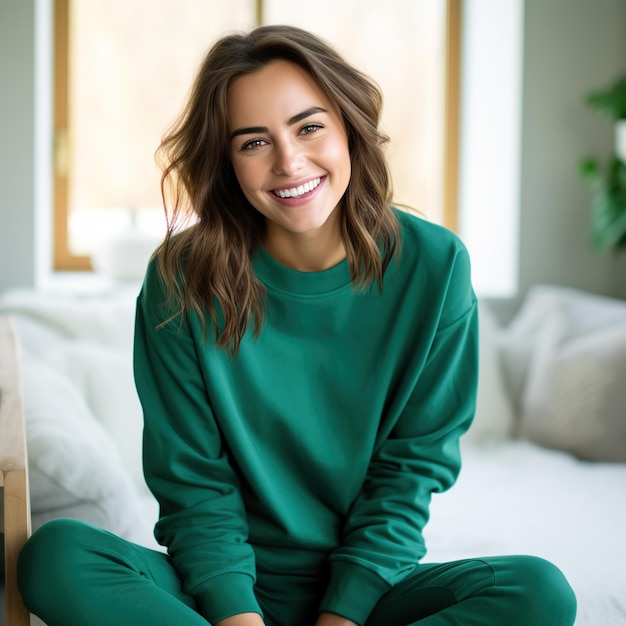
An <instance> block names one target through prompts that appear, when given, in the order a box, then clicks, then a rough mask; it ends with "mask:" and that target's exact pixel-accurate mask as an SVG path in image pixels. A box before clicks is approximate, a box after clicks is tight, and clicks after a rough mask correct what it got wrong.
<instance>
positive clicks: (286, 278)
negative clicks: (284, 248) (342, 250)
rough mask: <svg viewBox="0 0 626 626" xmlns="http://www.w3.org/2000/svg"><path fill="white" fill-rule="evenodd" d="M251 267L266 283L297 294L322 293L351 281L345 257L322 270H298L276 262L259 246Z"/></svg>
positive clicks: (268, 285)
mask: <svg viewBox="0 0 626 626" xmlns="http://www.w3.org/2000/svg"><path fill="white" fill-rule="evenodd" d="M254 271H255V273H256V275H257V276H258V277H259V279H260V280H261V281H262V282H263V283H264V284H265V285H266V286H267V287H271V288H274V289H278V290H280V291H284V292H287V293H292V294H296V295H305V296H307V295H318V294H324V293H329V292H332V291H336V290H337V289H341V288H342V287H345V286H347V285H350V284H351V278H350V266H349V265H348V260H347V259H344V260H343V261H340V262H339V263H337V265H333V267H330V268H328V269H326V270H322V271H321V272H301V271H299V270H294V269H292V268H291V267H287V266H286V265H283V264H282V263H279V262H278V261H277V260H276V259H274V257H272V256H271V255H270V254H269V253H268V252H267V250H265V248H263V247H262V246H261V247H260V248H259V249H258V251H257V253H256V255H255V257H254Z"/></svg>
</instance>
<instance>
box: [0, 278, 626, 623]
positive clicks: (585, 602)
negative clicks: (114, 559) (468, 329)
mask: <svg viewBox="0 0 626 626" xmlns="http://www.w3.org/2000/svg"><path fill="white" fill-rule="evenodd" d="M135 293H136V291H133V290H131V291H127V292H121V293H120V292H115V293H114V294H105V295H93V296H85V297H83V298H76V297H74V296H71V297H70V296H63V295H57V296H51V295H49V294H48V295H42V294H36V293H32V292H13V293H9V294H5V295H4V296H2V297H0V312H3V311H4V312H9V313H11V314H12V315H14V317H15V319H16V323H17V328H18V331H19V333H20V338H21V341H22V345H23V349H24V358H23V369H24V387H25V394H26V408H27V429H28V437H29V452H30V465H31V486H32V497H33V515H34V516H33V522H34V526H37V525H38V524H40V523H42V522H43V521H45V520H46V519H48V518H50V517H54V516H57V515H63V514H70V515H74V516H76V517H81V518H84V519H88V520H90V521H94V522H95V523H99V524H101V525H103V526H105V527H108V528H109V529H110V530H112V531H114V532H118V533H120V534H122V535H124V536H126V537H128V538H130V539H132V540H134V541H137V542H139V543H142V544H144V545H148V546H151V547H156V544H155V542H154V539H153V537H152V525H153V522H154V520H155V517H156V514H157V507H156V504H155V502H154V500H153V499H152V498H151V496H150V495H149V494H148V493H147V490H146V488H145V485H144V484H143V480H142V477H141V469H140V462H139V459H140V454H141V452H140V447H141V442H140V439H141V411H140V407H139V404H138V401H137V399H136V396H135V393H134V386H133V382H132V372H131V347H132V346H131V342H132V325H133V312H134V295H135ZM481 319H482V320H483V321H482V327H481V384H480V389H479V401H478V414H477V419H476V424H475V427H474V428H473V429H472V431H471V432H470V434H469V435H468V436H467V437H466V438H465V439H464V440H463V442H462V448H463V457H464V463H463V469H462V472H461V476H460V478H459V481H458V483H457V484H456V485H455V486H454V487H453V488H452V489H451V490H450V491H449V492H447V493H445V494H440V495H435V496H434V498H433V502H432V515H431V521H430V523H429V524H428V526H427V528H426V540H427V546H428V550H429V551H428V554H427V560H429V561H442V560H451V559H458V558H464V557H467V556H481V555H490V554H510V553H525V554H534V555H537V556H542V557H545V558H547V559H549V560H551V561H553V562H554V563H555V564H556V565H558V566H559V567H561V569H562V570H563V571H564V572H565V574H566V575H567V577H568V579H569V580H570V582H571V584H572V586H573V588H574V590H575V592H576V594H577V596H578V600H579V616H578V619H577V622H576V626H626V539H625V538H624V536H623V531H622V527H623V526H624V521H623V520H625V519H626V497H625V495H626V490H625V488H626V463H612V464H609V463H590V462H583V461H579V460H576V459H575V458H574V457H573V456H571V455H570V454H567V453H564V452H557V451H554V450H549V449H546V448H541V447H539V446H538V445H536V444H533V443H530V442H528V441H522V440H515V439H513V438H512V437H511V435H512V432H513V430H514V428H515V424H514V420H515V416H514V412H513V410H512V407H511V402H510V401H509V400H508V398H507V394H506V390H505V388H504V385H503V381H502V376H501V372H500V368H499V360H498V354H497V353H498V350H499V341H500V331H499V329H498V328H497V327H496V326H495V324H494V321H493V319H492V318H491V317H490V315H489V313H488V310H487V309H486V308H485V307H484V306H483V307H482V311H481ZM546 626H548V625H546Z"/></svg>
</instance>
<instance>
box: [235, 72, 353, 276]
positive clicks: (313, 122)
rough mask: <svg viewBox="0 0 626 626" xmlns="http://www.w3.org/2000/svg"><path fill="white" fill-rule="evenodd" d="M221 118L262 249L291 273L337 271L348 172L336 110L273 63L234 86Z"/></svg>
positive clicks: (298, 75)
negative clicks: (261, 221)
mask: <svg viewBox="0 0 626 626" xmlns="http://www.w3.org/2000/svg"><path fill="white" fill-rule="evenodd" d="M228 112H229V123H230V127H231V138H232V139H231V146H230V157H231V161H232V164H233V169H234V170H235V175H236V176H237V180H238V181H239V185H240V186H241V189H242V191H243V193H244V195H245V197H246V198H247V199H248V201H249V202H250V204H251V205H252V206H253V207H254V208H255V209H256V210H257V211H258V212H259V213H261V215H263V217H264V218H265V225H266V233H265V239H264V242H263V245H264V247H265V249H266V250H267V251H268V252H269V253H270V254H271V255H272V256H273V257H274V258H275V259H276V260H278V261H280V262H282V263H284V264H285V265H287V266H289V267H292V268H294V269H297V270H302V271H319V270H324V269H327V268H329V267H331V266H333V265H336V264H337V263H338V262H339V261H341V260H342V259H343V258H345V256H346V252H345V247H344V245H343V241H342V237H341V226H340V220H339V206H340V202H341V200H342V198H343V196H344V194H345V191H346V189H347V187H348V183H349V181H350V169H351V165H350V152H349V150H348V135H347V131H346V127H345V124H344V121H343V119H342V117H341V114H340V112H339V111H338V110H337V107H336V106H335V105H334V104H333V103H332V102H331V101H330V100H329V99H328V97H327V96H326V95H325V94H324V92H323V91H322V90H321V89H320V87H319V85H317V83H316V82H315V81H314V80H313V79H312V78H311V75H310V74H309V73H307V72H305V71H304V70H303V69H302V68H301V67H300V66H298V65H295V64H294V63H290V62H288V61H282V60H279V61H274V62H272V63H270V64H268V65H267V66H265V67H264V68H262V69H260V70H258V71H256V72H254V73H252V74H246V75H244V76H240V77H238V78H237V79H235V80H234V81H233V83H232V85H231V87H230V90H229V94H228Z"/></svg>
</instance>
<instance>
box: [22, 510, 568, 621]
mask: <svg viewBox="0 0 626 626" xmlns="http://www.w3.org/2000/svg"><path fill="white" fill-rule="evenodd" d="M18 582H19V587H20V590H21V592H22V595H23V596H24V601H25V603H26V606H27V607H28V608H29V609H30V611H31V612H33V613H35V614H36V615H38V616H39V617H40V618H41V619H43V620H44V621H45V622H46V624H48V626H125V625H128V626H207V621H206V620H205V619H204V618H203V617H201V616H200V615H199V614H198V613H196V612H195V610H194V600H193V598H192V597H191V596H189V595H187V594H185V593H184V592H183V590H182V589H181V581H180V579H179V577H178V574H177V572H176V570H175V569H174V567H173V566H172V565H171V563H170V561H169V558H168V557H167V555H165V554H163V553H161V552H157V551H153V550H149V549H147V548H144V547H141V546H138V545H135V544H132V543H129V542H127V541H125V540H123V539H120V538H119V537H116V536H115V535H113V534H111V533H109V532H107V531H104V530H101V529H99V528H95V527H94V526H90V525H88V524H85V523H83V522H80V521H76V520H71V519H59V520H53V521H51V522H48V523H47V524H45V525H44V526H42V527H41V528H40V529H39V530H37V531H36V532H35V533H34V534H33V536H32V537H31V538H30V539H29V541H28V542H27V543H26V545H25V546H24V548H23V550H22V552H21V554H20V557H19V563H18ZM256 588H257V595H258V598H259V602H260V604H261V606H262V607H263V610H264V612H265V622H266V624H268V625H270V626H313V624H314V622H315V619H316V615H315V606H316V603H317V602H318V601H319V595H318V594H319V593H320V591H319V590H318V589H316V586H315V585H312V586H310V590H307V589H309V588H308V587H307V586H306V585H304V586H303V585H302V584H301V581H295V580H294V581H290V580H289V579H285V577H281V580H271V579H270V578H267V577H265V576H260V577H259V579H258V580H257V587H256ZM575 614H576V599H575V597H574V593H573V592H572V589H571V588H570V586H569V584H568V583H567V581H566V580H565V578H564V576H563V574H562V573H561V572H560V571H559V570H558V569H557V568H556V567H555V566H554V565H552V564H551V563H548V562H547V561H544V560H542V559H539V558H536V557H529V556H500V557H488V558H476V559H467V560H462V561H455V562H452V563H442V564H422V565H419V566H417V568H416V570H415V571H414V572H413V573H412V574H411V575H410V576H409V577H408V578H406V579H405V580H404V581H402V582H401V583H399V584H398V585H396V586H395V587H394V588H392V589H391V590H390V591H389V592H387V593H386V594H385V595H384V596H383V597H382V598H381V600H380V601H379V603H378V605H377V606H376V608H375V609H374V611H373V613H372V614H371V616H370V618H369V620H368V621H367V626H411V625H413V624H417V625H419V626H453V625H454V626H496V625H497V626H572V624H573V623H574V618H575Z"/></svg>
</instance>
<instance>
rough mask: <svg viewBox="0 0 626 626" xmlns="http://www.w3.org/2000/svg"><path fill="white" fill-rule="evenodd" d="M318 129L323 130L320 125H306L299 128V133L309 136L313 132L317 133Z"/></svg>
mask: <svg viewBox="0 0 626 626" xmlns="http://www.w3.org/2000/svg"><path fill="white" fill-rule="evenodd" d="M320 128H324V126H323V125H322V124H307V125H306V126H303V127H302V128H301V130H300V132H301V133H302V134H303V135H310V134H312V133H314V132H315V131H318V130H319V129H320Z"/></svg>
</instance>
